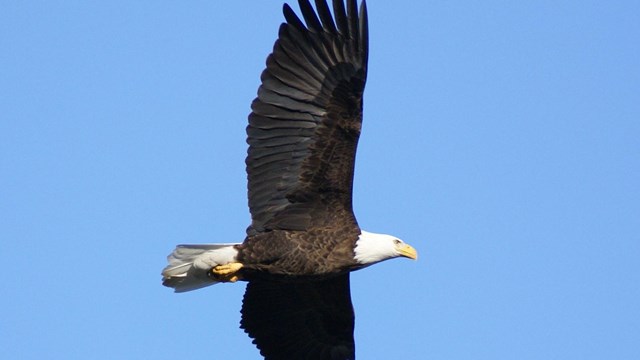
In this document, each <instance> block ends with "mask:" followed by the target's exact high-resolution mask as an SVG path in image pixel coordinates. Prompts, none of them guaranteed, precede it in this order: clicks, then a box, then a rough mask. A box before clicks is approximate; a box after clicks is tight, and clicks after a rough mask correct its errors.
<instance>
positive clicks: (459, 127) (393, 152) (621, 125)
mask: <svg viewBox="0 0 640 360" xmlns="http://www.w3.org/2000/svg"><path fill="white" fill-rule="evenodd" d="M639 4H640V3H638V2H636V1H607V2H604V1H535V2H515V1H482V2H471V1H465V2H460V1H412V2H409V1H393V2H392V1H379V0H370V1H369V3H368V5H369V15H370V32H371V55H370V67H369V81H368V84H367V89H366V93H365V120H364V121H365V122H364V128H363V133H362V137H361V141H360V146H359V152H358V161H357V166H356V178H355V190H354V207H355V210H356V213H357V215H358V219H359V221H360V225H361V226H362V227H363V228H364V229H367V230H369V231H375V232H384V233H391V234H394V235H397V236H398V237H400V238H402V239H404V240H405V241H407V242H408V243H410V244H412V245H414V246H415V247H416V248H417V249H418V251H419V252H420V258H419V260H418V261H417V262H413V261H409V260H404V259H403V260H394V261H388V262H385V263H382V264H379V265H376V266H373V267H370V268H368V269H366V270H364V271H361V272H358V273H355V274H353V277H352V293H353V302H354V306H355V309H356V334H355V336H356V343H357V353H358V358H359V359H618V360H619V359H638V358H640V345H639V344H640V342H639V341H638V339H639V335H640V306H638V303H639V302H640V265H639V262H640V5H639ZM281 5H282V3H281V2H280V1H259V0H251V1H249V0H247V1H215V0H209V1H120V0H114V1H86V0H82V1H79V0H78V1H64V2H63V1H49V0H47V1H35V0H33V1H3V2H2V3H1V5H0V45H1V48H2V51H0V175H1V176H0V251H1V255H2V263H1V267H0V274H1V276H2V286H1V288H2V296H1V300H0V302H1V307H0V311H1V318H2V320H1V323H0V352H1V353H2V357H4V358H7V359H13V358H15V359H45V358H46V359H178V358H211V359H224V358H233V359H255V358H258V352H257V351H256V350H255V348H254V347H253V345H252V344H251V342H250V339H249V338H248V337H247V336H246V335H245V334H244V333H243V332H242V330H240V329H239V328H238V321H239V317H240V314H239V309H240V304H241V298H242V294H243V292H244V286H243V285H242V284H234V285H229V284H223V285H218V286H215V287H211V288H207V289H203V290H200V291H196V292H193V293H188V294H183V295H176V294H173V293H172V292H171V291H170V289H167V288H164V287H162V286H161V285H160V270H161V269H162V267H164V265H165V257H166V255H167V254H168V253H169V252H170V251H171V250H172V249H173V247H174V245H175V244H177V243H198V242H236V241H242V239H243V236H244V230H245V228H246V226H247V225H248V223H249V214H248V210H247V207H246V185H245V173H244V157H245V154H246V144H245V142H244V138H245V133H244V127H245V125H246V116H247V115H248V113H249V111H250V110H249V104H250V102H251V100H252V99H253V98H254V97H255V95H256V90H257V88H258V85H259V75H260V72H261V71H262V69H263V67H264V60H265V58H266V56H267V54H268V53H269V52H270V51H271V47H272V44H273V41H274V39H275V37H276V34H277V28H278V25H279V23H280V22H281V21H282V15H281ZM293 7H294V8H295V9H297V5H294V6H293Z"/></svg>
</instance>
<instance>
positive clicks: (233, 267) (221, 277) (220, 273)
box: [211, 262, 244, 282]
mask: <svg viewBox="0 0 640 360" xmlns="http://www.w3.org/2000/svg"><path fill="white" fill-rule="evenodd" d="M243 266H244V265H242V263H239V262H235V263H229V264H224V265H217V266H214V267H213V269H211V276H212V277H213V278H214V279H216V280H217V281H220V282H236V281H238V280H240V275H239V274H238V270H240V269H242V267H243Z"/></svg>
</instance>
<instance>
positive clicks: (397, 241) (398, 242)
mask: <svg viewBox="0 0 640 360" xmlns="http://www.w3.org/2000/svg"><path fill="white" fill-rule="evenodd" d="M393 243H394V244H396V245H400V244H401V243H402V241H400V240H398V239H394V240H393Z"/></svg>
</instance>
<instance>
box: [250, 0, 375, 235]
mask: <svg viewBox="0 0 640 360" xmlns="http://www.w3.org/2000/svg"><path fill="white" fill-rule="evenodd" d="M299 4H300V9H301V12H302V15H303V17H304V19H305V22H306V26H305V25H304V24H303V23H302V21H301V20H300V19H299V18H298V17H297V16H296V14H295V13H294V12H293V10H291V8H290V7H289V6H288V5H285V6H284V16H285V18H286V21H287V22H286V23H283V24H282V25H281V26H280V30H279V37H278V40H277V41H276V43H275V45H274V47H273V53H272V54H271V55H269V57H268V58H267V68H266V69H265V70H264V72H263V73H262V76H261V79H262V85H261V86H260V88H259V90H258V97H257V98H256V99H255V100H254V101H253V104H252V105H251V108H252V110H253V112H252V113H251V114H250V115H249V126H248V127H247V135H248V138H247V142H248V144H249V150H248V156H247V159H246V164H247V174H248V190H249V208H250V210H251V216H252V224H251V226H249V228H248V229H247V233H248V234H249V235H253V234H256V233H258V232H262V231H265V230H273V229H285V230H305V229H307V228H308V227H310V226H311V225H312V223H311V220H312V219H318V218H326V216H323V215H326V214H328V213H329V212H332V213H344V214H345V215H349V214H350V215H351V217H353V213H352V207H351V193H352V184H353V167H354V161H355V153H356V146H357V143H358V138H359V136H360V127H361V123H362V92H363V91H364V86H365V80H366V75H367V54H368V33H367V31H368V30H367V13H366V5H365V3H364V1H363V2H362V5H361V8H360V15H358V9H357V6H356V1H355V0H347V8H346V10H345V7H344V4H343V2H342V0H334V1H333V13H334V15H335V22H334V20H333V19H332V17H331V13H330V11H329V8H328V6H327V3H326V1H324V0H316V8H317V14H318V15H316V13H315V12H314V10H313V8H312V7H311V4H310V3H309V1H308V0H299ZM353 223H354V224H355V219H353Z"/></svg>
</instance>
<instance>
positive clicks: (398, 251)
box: [354, 230, 418, 265]
mask: <svg viewBox="0 0 640 360" xmlns="http://www.w3.org/2000/svg"><path fill="white" fill-rule="evenodd" d="M354 251H355V254H356V256H355V260H356V261H357V262H358V263H360V264H362V265H371V264H375V263H377V262H380V261H383V260H387V259H392V258H395V257H399V256H404V257H408V258H409V259H413V260H416V259H417V258H418V252H417V251H416V249H414V248H413V247H412V246H411V245H409V244H406V243H405V242H404V241H402V240H400V239H398V238H396V237H394V236H391V235H386V234H376V233H370V232H368V231H364V230H362V231H361V233H360V236H359V237H358V240H357V241H356V247H355V249H354Z"/></svg>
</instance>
